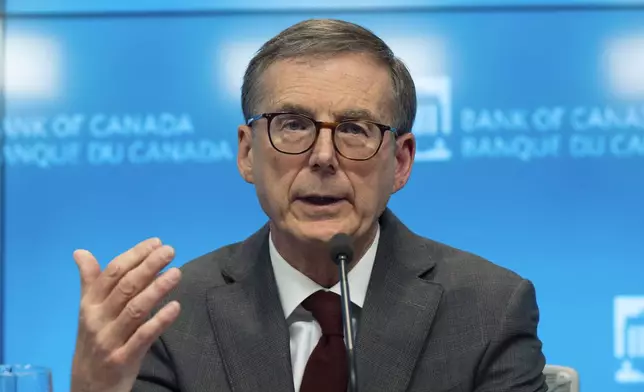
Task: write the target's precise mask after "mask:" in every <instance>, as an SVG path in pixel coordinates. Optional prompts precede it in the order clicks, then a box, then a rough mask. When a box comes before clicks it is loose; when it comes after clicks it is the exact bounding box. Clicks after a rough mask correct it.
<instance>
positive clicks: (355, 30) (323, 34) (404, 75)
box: [242, 19, 416, 133]
mask: <svg viewBox="0 0 644 392" xmlns="http://www.w3.org/2000/svg"><path fill="white" fill-rule="evenodd" d="M344 53H364V54H367V55H370V56H372V57H373V58H374V59H375V60H376V61H378V62H379V63H381V64H383V65H385V66H386V67H387V68H388V70H389V74H390V76H391V84H392V93H393V94H392V106H393V107H392V113H391V114H392V116H393V124H391V125H392V126H394V127H396V128H397V129H398V130H399V132H400V133H407V132H410V131H411V128H412V126H413V124H414V118H415V116H416V88H415V86H414V81H413V80H412V77H411V74H410V73H409V70H408V69H407V67H406V66H405V64H404V63H403V62H402V61H401V60H400V59H399V58H397V57H396V56H394V53H393V52H392V50H391V49H390V48H389V46H387V44H386V43H385V42H384V41H383V40H382V39H380V38H379V37H378V36H376V35H375V34H374V33H372V32H371V31H369V30H367V29H366V28H364V27H361V26H358V25H356V24H353V23H349V22H345V21H341V20H335V19H309V20H306V21H303V22H300V23H298V24H295V25H293V26H291V27H289V28H287V29H286V30H284V31H282V32H281V33H279V34H278V35H276V36H275V37H273V38H272V39H270V40H269V41H268V42H266V43H265V44H264V45H262V47H261V48H260V49H259V51H258V52H257V53H256V54H255V56H254V57H253V58H252V60H251V61H250V63H249V65H248V68H247V69H246V73H245V74H244V83H243V86H242V110H243V112H244V117H245V118H246V119H248V118H250V117H252V116H254V115H256V114H257V113H255V110H257V109H256V108H257V106H258V105H259V101H260V99H261V96H262V94H261V93H260V89H261V84H260V82H261V76H262V74H263V73H264V72H265V71H266V69H268V67H269V66H270V65H272V64H273V63H275V62H277V61H279V60H284V59H291V58H297V57H307V56H333V55H337V54H344Z"/></svg>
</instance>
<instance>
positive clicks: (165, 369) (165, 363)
mask: <svg viewBox="0 0 644 392" xmlns="http://www.w3.org/2000/svg"><path fill="white" fill-rule="evenodd" d="M132 392H180V391H179V388H178V386H177V381H176V375H175V372H174V365H173V364H172V360H171V358H170V356H169V355H168V351H167V350H166V347H165V344H164V343H163V337H161V338H159V339H157V341H156V342H154V344H153V345H152V347H151V348H150V350H148V353H147V354H146V355H145V357H144V359H143V364H142V365H141V370H140V371H139V375H138V377H137V379H136V382H135V383H134V387H133V388H132Z"/></svg>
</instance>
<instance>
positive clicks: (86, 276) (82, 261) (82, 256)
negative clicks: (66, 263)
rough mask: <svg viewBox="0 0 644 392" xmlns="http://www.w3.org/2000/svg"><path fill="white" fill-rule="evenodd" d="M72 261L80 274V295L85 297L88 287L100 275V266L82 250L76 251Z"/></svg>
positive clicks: (91, 255) (88, 253) (89, 254)
mask: <svg viewBox="0 0 644 392" xmlns="http://www.w3.org/2000/svg"><path fill="white" fill-rule="evenodd" d="M74 261H75V262H76V266H77V267H78V272H79V273H80V279H81V295H85V293H86V292H87V290H88V289H89V286H90V285H91V284H92V283H93V282H94V281H95V280H96V278H98V276H99V275H100V274H101V266H100V265H99V264H98V261H97V260H96V258H95V257H94V255H93V254H91V253H90V252H89V251H87V250H84V249H78V250H76V251H75V252H74Z"/></svg>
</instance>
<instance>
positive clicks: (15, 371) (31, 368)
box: [0, 363, 51, 377]
mask: <svg viewBox="0 0 644 392" xmlns="http://www.w3.org/2000/svg"><path fill="white" fill-rule="evenodd" d="M49 374H51V368H49V367H47V366H41V365H31V364H22V363H15V364H12V363H0V377H25V376H35V375H49Z"/></svg>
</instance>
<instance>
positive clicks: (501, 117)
mask: <svg viewBox="0 0 644 392" xmlns="http://www.w3.org/2000/svg"><path fill="white" fill-rule="evenodd" d="M414 81H415V84H416V94H417V100H418V108H417V112H416V121H415V123H414V127H413V129H412V131H413V132H414V134H415V135H416V139H417V150H416V160H417V161H419V162H445V161H451V160H454V159H455V158H456V157H458V158H460V159H462V160H490V159H495V160H498V159H506V160H507V159H512V160H518V161H522V162H535V161H538V160H552V159H561V158H570V159H582V160H589V159H597V158H604V157H611V158H615V159H641V158H644V101H634V100H633V101H621V102H612V103H611V102H609V103H606V104H602V105H589V104H584V103H579V104H572V105H569V106H562V105H548V104H547V103H544V104H542V105H540V106H533V107H522V106H516V107H501V106H496V107H494V106H486V107H474V106H466V105H457V104H456V103H457V102H458V100H457V99H455V97H454V94H453V89H452V78H451V77H450V76H447V75H442V76H429V77H427V76H426V77H422V76H421V77H418V76H417V77H415V79H414Z"/></svg>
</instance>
